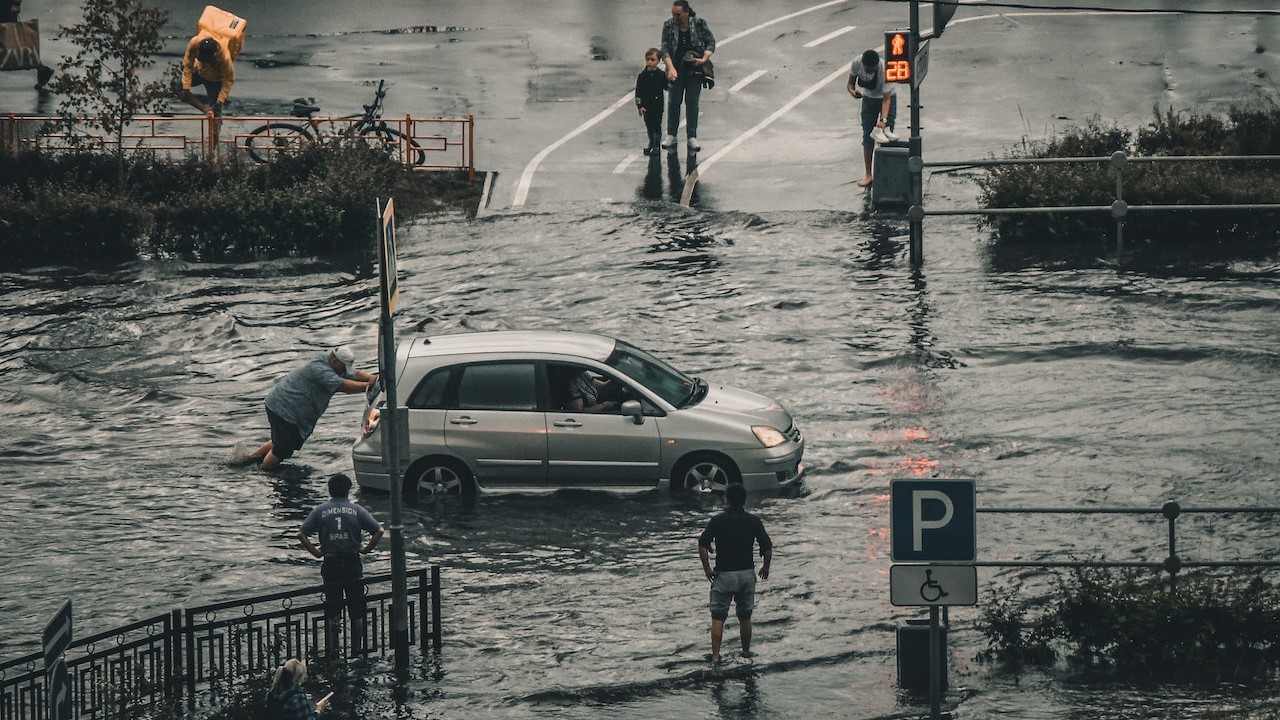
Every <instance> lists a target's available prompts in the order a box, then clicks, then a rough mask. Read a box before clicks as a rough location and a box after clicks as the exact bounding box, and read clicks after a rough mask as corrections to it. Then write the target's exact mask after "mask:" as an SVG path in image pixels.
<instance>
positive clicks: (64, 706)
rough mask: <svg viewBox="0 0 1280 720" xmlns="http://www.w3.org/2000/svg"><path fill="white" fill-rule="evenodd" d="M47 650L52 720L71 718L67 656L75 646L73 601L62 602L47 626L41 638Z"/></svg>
mask: <svg viewBox="0 0 1280 720" xmlns="http://www.w3.org/2000/svg"><path fill="white" fill-rule="evenodd" d="M40 645H41V650H42V651H43V653H44V678H45V687H47V688H48V689H49V693H48V697H49V720H71V678H70V676H68V674H67V661H66V658H65V657H63V655H64V653H66V652H67V648H68V647H70V646H71V601H70V600H67V601H66V602H65V603H63V604H62V608H61V609H59V610H58V612H57V614H56V615H54V616H53V619H52V620H50V621H49V624H48V625H46V626H45V628H44V636H43V637H42V638H41V643H40Z"/></svg>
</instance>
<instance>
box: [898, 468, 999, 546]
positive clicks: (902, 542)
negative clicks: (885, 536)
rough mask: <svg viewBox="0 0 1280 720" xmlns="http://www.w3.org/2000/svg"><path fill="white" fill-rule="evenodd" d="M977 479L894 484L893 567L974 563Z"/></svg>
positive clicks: (914, 481) (899, 481) (903, 481)
mask: <svg viewBox="0 0 1280 720" xmlns="http://www.w3.org/2000/svg"><path fill="white" fill-rule="evenodd" d="M977 513H978V509H977V500H976V497H975V493H974V488H973V481H972V480H893V481H890V483H889V535H890V546H891V551H892V558H893V561H894V562H907V563H931V562H952V563H971V562H973V561H974V560H975V559H977Z"/></svg>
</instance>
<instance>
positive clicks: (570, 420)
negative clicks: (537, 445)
mask: <svg viewBox="0 0 1280 720" xmlns="http://www.w3.org/2000/svg"><path fill="white" fill-rule="evenodd" d="M551 424H552V425H555V426H556V427H582V423H580V422H578V421H577V420H574V419H573V418H568V419H565V420H560V421H557V422H553V423H551Z"/></svg>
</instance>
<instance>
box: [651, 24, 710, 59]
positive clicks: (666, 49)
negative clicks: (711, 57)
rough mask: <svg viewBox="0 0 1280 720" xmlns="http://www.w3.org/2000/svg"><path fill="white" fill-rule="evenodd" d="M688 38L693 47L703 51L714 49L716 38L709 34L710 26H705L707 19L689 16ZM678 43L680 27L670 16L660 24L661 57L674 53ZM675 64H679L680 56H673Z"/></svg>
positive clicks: (670, 55)
mask: <svg viewBox="0 0 1280 720" xmlns="http://www.w3.org/2000/svg"><path fill="white" fill-rule="evenodd" d="M689 40H690V41H691V42H692V43H693V46H694V47H695V48H701V49H702V51H703V52H715V51H716V38H715V36H714V35H712V34H711V28H709V27H707V21H706V20H703V19H702V18H700V17H698V16H697V15H694V16H693V17H691V18H689ZM679 45H680V27H679V26H678V25H676V21H675V18H672V19H670V20H668V21H666V22H664V23H663V24H662V48H661V50H662V57H663V58H664V59H665V58H669V57H672V56H673V55H674V54H675V51H676V48H677V47H678V46H679ZM674 60H675V63H676V66H677V67H678V66H679V65H680V58H674Z"/></svg>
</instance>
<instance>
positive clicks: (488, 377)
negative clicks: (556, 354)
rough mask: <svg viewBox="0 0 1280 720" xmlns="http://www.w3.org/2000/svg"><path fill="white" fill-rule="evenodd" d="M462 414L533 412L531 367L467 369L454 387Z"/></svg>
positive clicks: (534, 390)
mask: <svg viewBox="0 0 1280 720" xmlns="http://www.w3.org/2000/svg"><path fill="white" fill-rule="evenodd" d="M458 407H459V408H460V409H464V410H537V409H538V391H537V386H536V384H535V381H534V364H533V363H486V364H483V365H469V366H467V368H466V369H465V370H464V371H463V373H462V381H461V382H459V383H458Z"/></svg>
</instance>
